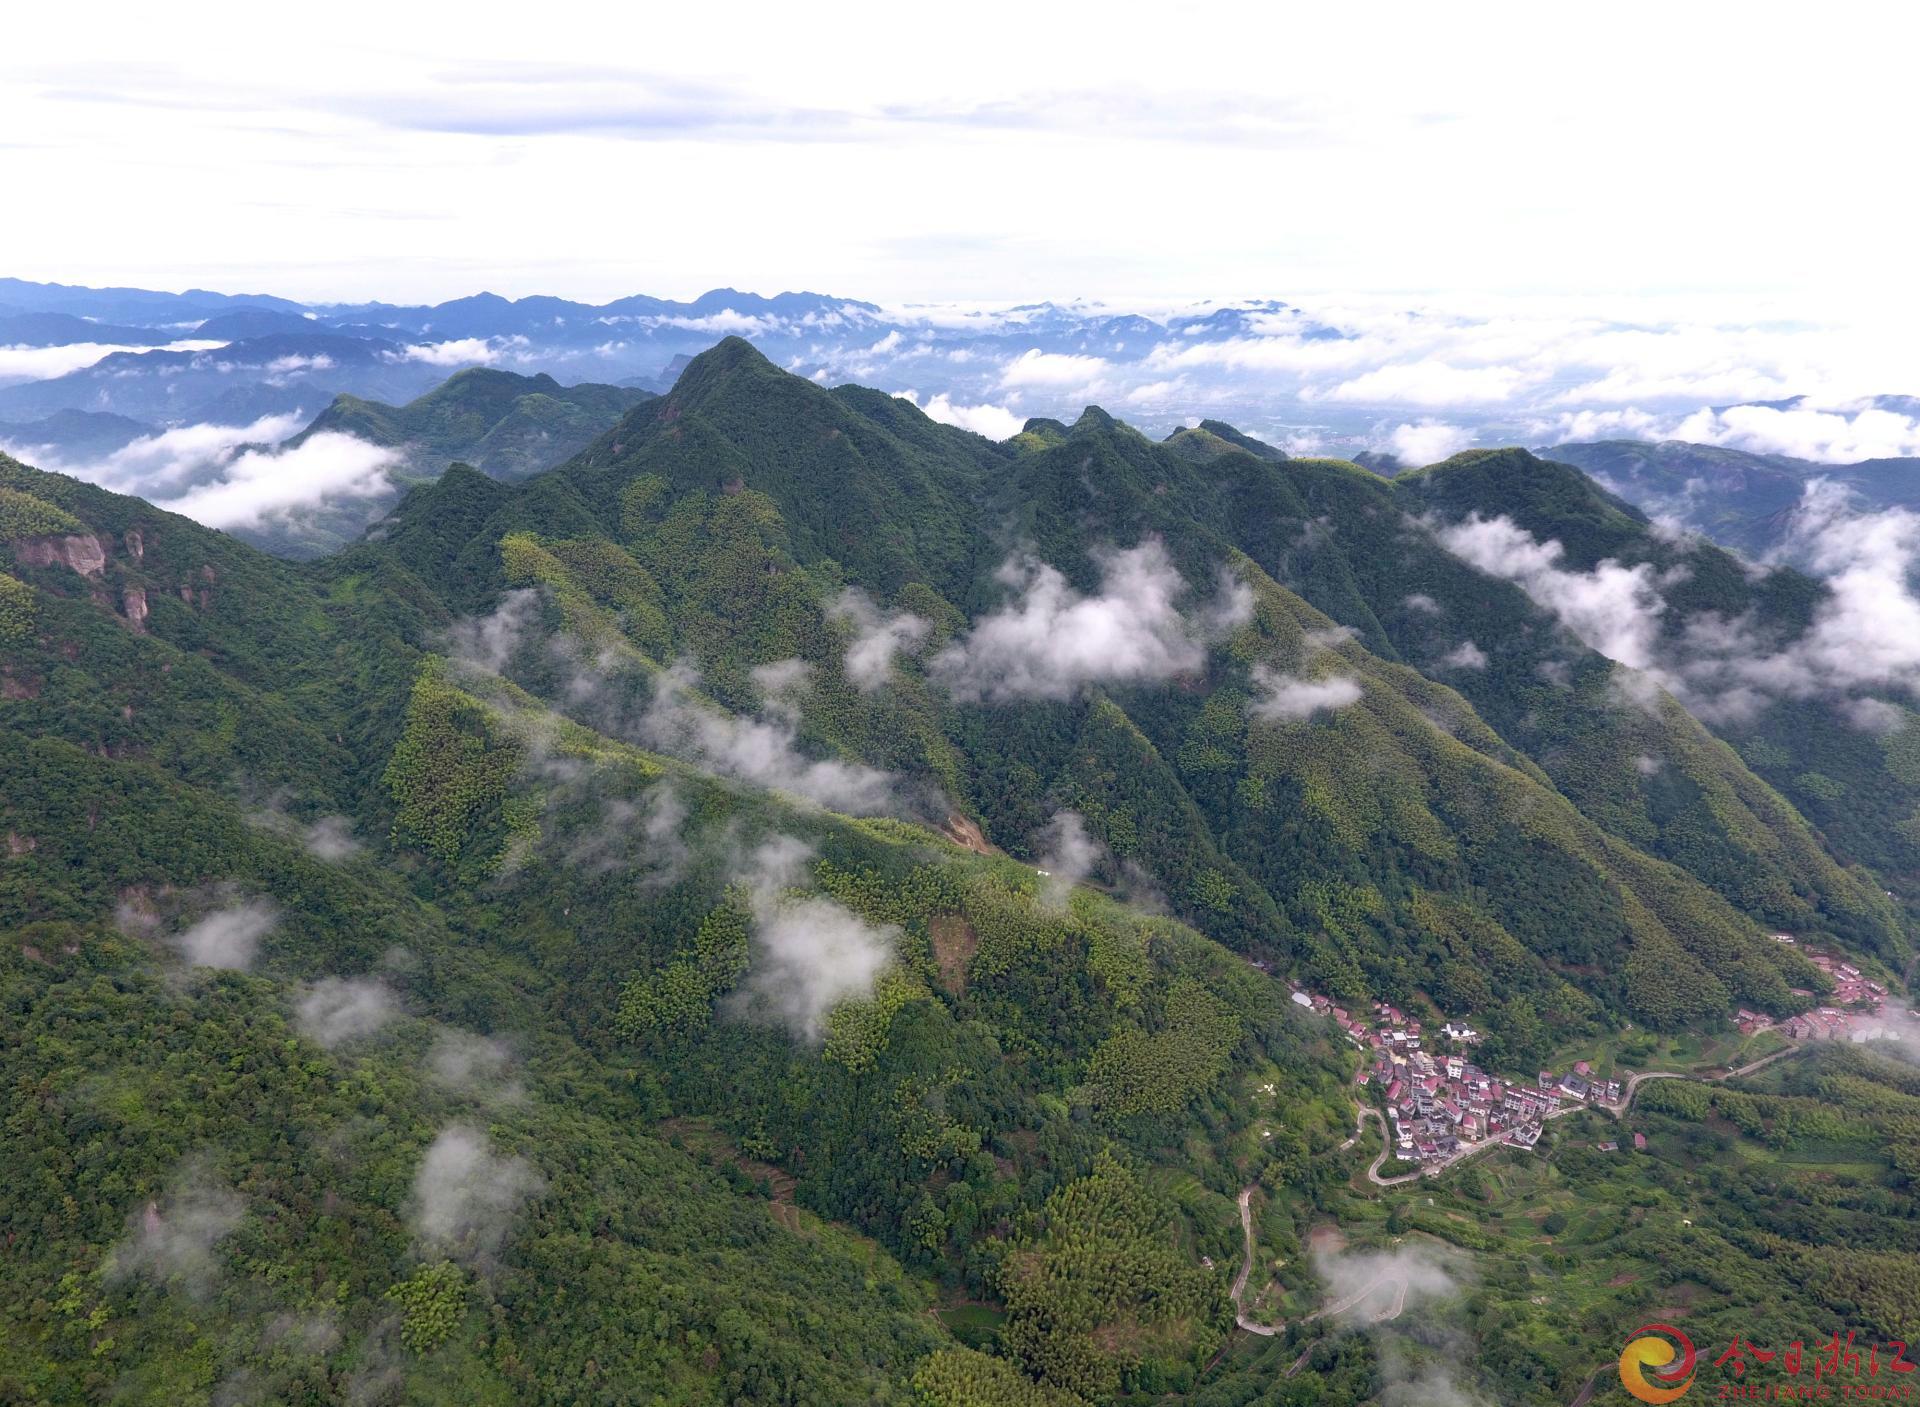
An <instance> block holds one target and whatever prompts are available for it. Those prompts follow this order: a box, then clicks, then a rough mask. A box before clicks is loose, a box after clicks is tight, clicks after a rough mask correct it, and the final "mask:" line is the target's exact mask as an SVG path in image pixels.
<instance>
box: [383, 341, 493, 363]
mask: <svg viewBox="0 0 1920 1407" xmlns="http://www.w3.org/2000/svg"><path fill="white" fill-rule="evenodd" d="M499 359H500V353H499V351H498V350H497V349H496V348H495V347H494V345H493V344H492V343H491V342H489V341H488V340H487V339H486V338H484V337H456V338H453V339H450V340H449V341H446V342H423V343H420V344H418V345H416V346H411V347H402V348H401V349H400V351H399V352H398V353H397V354H396V355H395V358H394V360H396V361H409V362H424V363H426V364H427V365H428V366H490V365H491V364H492V363H494V362H496V361H498V360H499Z"/></svg>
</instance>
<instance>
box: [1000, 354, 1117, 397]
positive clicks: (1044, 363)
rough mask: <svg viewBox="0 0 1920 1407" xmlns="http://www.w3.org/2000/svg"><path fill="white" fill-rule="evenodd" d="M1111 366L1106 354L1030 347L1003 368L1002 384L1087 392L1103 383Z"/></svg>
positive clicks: (1023, 388)
mask: <svg viewBox="0 0 1920 1407" xmlns="http://www.w3.org/2000/svg"><path fill="white" fill-rule="evenodd" d="M1112 369H1113V364H1112V363H1111V362H1109V361H1107V360H1106V358H1104V357H1093V356H1083V355H1080V354H1078V353H1072V352H1043V351H1041V350H1040V349H1039V348H1038V347H1029V348H1028V349H1027V350H1026V351H1024V352H1022V353H1021V354H1020V355H1019V356H1017V357H1015V358H1014V359H1013V360H1012V361H1010V362H1008V363H1007V364H1006V365H1005V366H1003V367H1002V368H1001V369H1000V384H1001V385H1002V386H1004V387H1007V388H1008V389H1014V390H1045V391H1067V390H1075V391H1079V392H1081V393H1082V394H1088V393H1091V392H1093V391H1095V390H1096V389H1098V388H1099V387H1100V386H1101V385H1103V384H1104V378H1105V376H1106V374H1107V373H1108V372H1109V371H1111V370H1112Z"/></svg>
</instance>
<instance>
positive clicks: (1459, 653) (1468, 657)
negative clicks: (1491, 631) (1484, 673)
mask: <svg viewBox="0 0 1920 1407" xmlns="http://www.w3.org/2000/svg"><path fill="white" fill-rule="evenodd" d="M1438 663H1439V665H1440V667H1441V668H1442V669H1485V668H1486V667H1487V652H1486V651H1485V650H1483V649H1481V648H1480V647H1479V646H1478V645H1476V644H1474V643H1473V641H1471V640H1462V641H1461V642H1460V643H1459V644H1458V645H1456V646H1454V647H1453V648H1452V649H1451V650H1448V651H1447V652H1446V653H1445V654H1444V655H1442V656H1440V659H1439V661H1438Z"/></svg>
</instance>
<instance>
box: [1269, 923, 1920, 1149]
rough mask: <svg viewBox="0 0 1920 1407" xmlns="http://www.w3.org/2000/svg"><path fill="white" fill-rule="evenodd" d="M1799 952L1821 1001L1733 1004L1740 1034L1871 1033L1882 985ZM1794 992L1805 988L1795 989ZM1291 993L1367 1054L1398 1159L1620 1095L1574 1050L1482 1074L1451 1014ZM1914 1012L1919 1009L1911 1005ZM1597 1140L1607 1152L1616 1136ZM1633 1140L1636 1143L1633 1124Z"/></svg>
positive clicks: (1535, 1124)
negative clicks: (1361, 1006) (1825, 996)
mask: <svg viewBox="0 0 1920 1407" xmlns="http://www.w3.org/2000/svg"><path fill="white" fill-rule="evenodd" d="M1774 941H1775V942H1777V943H1784V944H1794V943H1795V942H1796V940H1795V939H1794V938H1793V936H1792V935H1791V934H1787V933H1776V934H1775V935H1774ZM1806 956H1807V961H1809V962H1811V963H1812V964H1813V965H1814V966H1815V967H1817V968H1819V969H1820V970H1821V971H1822V972H1824V973H1826V974H1827V976H1828V977H1830V978H1831V979H1832V980H1833V995H1832V998H1831V999H1830V1001H1829V1003H1828V1004H1827V1005H1825V1006H1821V1007H1818V1008H1816V1009H1814V1010H1811V1011H1806V1012H1803V1013H1801V1014H1800V1015H1798V1016H1794V1017H1790V1018H1788V1019H1787V1020H1785V1021H1781V1022H1777V1023H1776V1022H1775V1020H1774V1018H1772V1017H1771V1016H1768V1015H1767V1014H1766V1013H1764V1012H1758V1011H1750V1010H1748V1009H1747V1008H1746V1007H1741V1008H1740V1010H1739V1011H1738V1012H1737V1013H1736V1014H1735V1016H1734V1024H1735V1025H1736V1026H1738V1027H1739V1029H1740V1030H1741V1031H1742V1032H1743V1033H1745V1034H1748V1035H1751V1034H1753V1033H1754V1032H1755V1031H1763V1030H1768V1029H1772V1028H1775V1027H1776V1026H1777V1028H1778V1029H1779V1030H1780V1031H1781V1032H1782V1033H1783V1034H1785V1035H1786V1036H1787V1037H1788V1039H1790V1040H1795V1041H1808V1040H1855V1041H1864V1040H1868V1039H1870V1038H1871V1037H1872V1036H1874V1035H1876V1034H1880V1033H1881V1032H1882V1030H1883V1028H1884V1023H1883V1021H1882V1017H1883V1015H1884V1014H1885V1007H1886V1000H1887V989H1886V988H1885V987H1884V986H1883V985H1882V984H1880V983H1878V982H1874V981H1870V980H1868V978H1867V977H1866V976H1864V975H1863V974H1862V973H1861V971H1860V969H1859V968H1858V967H1855V966H1854V965H1853V964H1852V963H1850V962H1848V961H1846V960H1845V959H1844V958H1842V957H1837V956H1834V955H1832V954H1828V953H1813V952H1809V953H1808V954H1807V955H1806ZM1796 995H1800V996H1809V997H1810V996H1812V995H1813V993H1812V992H1806V991H1797V992H1796ZM1293 1001H1294V1002H1295V1003H1296V1004H1297V1005H1299V1006H1302V1007H1306V1008H1308V1009H1310V1010H1312V1011H1316V1012H1319V1013H1320V1014H1322V1015H1324V1016H1327V1017H1329V1018H1331V1019H1332V1020H1333V1022H1334V1023H1335V1024H1336V1025H1338V1026H1339V1028H1340V1030H1341V1031H1342V1032H1343V1033H1344V1034H1345V1035H1346V1037H1347V1039H1348V1040H1350V1041H1352V1042H1353V1043H1354V1044H1355V1045H1356V1046H1358V1047H1359V1048H1360V1049H1361V1050H1362V1051H1364V1052H1366V1053H1367V1055H1368V1057H1369V1059H1368V1064H1367V1066H1366V1068H1364V1069H1362V1070H1361V1072H1360V1073H1359V1075H1357V1076H1356V1077H1355V1083H1356V1084H1359V1085H1362V1086H1371V1087H1373V1088H1377V1089H1379V1090H1380V1091H1381V1092H1382V1094H1383V1095H1384V1096H1385V1103H1386V1108H1387V1117H1388V1119H1389V1120H1390V1122H1391V1125H1392V1136H1393V1143H1394V1150H1395V1152H1396V1154H1397V1155H1398V1156H1399V1157H1400V1158H1401V1159H1402V1160H1403V1161H1405V1162H1417V1163H1426V1164H1436V1163H1444V1162H1448V1161H1450V1160H1451V1159H1453V1158H1455V1157H1457V1156H1459V1155H1461V1154H1463V1153H1466V1152H1470V1151H1472V1150H1473V1149H1474V1148H1475V1147H1477V1146H1478V1145H1480V1144H1482V1143H1484V1142H1485V1141H1486V1140H1488V1139H1504V1140H1505V1141H1507V1142H1509V1143H1514V1144H1518V1145H1519V1146H1521V1147H1523V1148H1531V1147H1533V1146H1534V1144H1536V1143H1537V1142H1539V1140H1540V1133H1541V1128H1542V1126H1543V1124H1544V1123H1545V1121H1546V1120H1548V1119H1550V1118H1552V1117H1554V1116H1555V1115H1556V1114H1560V1113H1564V1112H1567V1111H1569V1110H1571V1109H1574V1108H1578V1107H1579V1106H1581V1105H1584V1104H1594V1105H1605V1106H1608V1107H1611V1108H1614V1109H1618V1108H1619V1107H1620V1106H1621V1104H1622V1102H1623V1100H1624V1098H1625V1094H1626V1091H1625V1089H1624V1088H1623V1087H1622V1085H1621V1082H1620V1081H1619V1080H1609V1079H1599V1078H1596V1077H1595V1076H1594V1075H1593V1073H1592V1071H1591V1069H1590V1068H1589V1067H1588V1064H1587V1062H1586V1061H1584V1060H1583V1061H1580V1062H1579V1063H1578V1064H1576V1065H1575V1066H1574V1067H1573V1069H1572V1070H1570V1071H1569V1072H1567V1073H1566V1074H1564V1075H1557V1074H1555V1073H1553V1072H1552V1071H1550V1070H1542V1071H1540V1072H1539V1073H1538V1075H1537V1076H1536V1077H1535V1078H1534V1079H1533V1080H1532V1081H1530V1082H1529V1081H1527V1080H1525V1079H1517V1080H1516V1079H1504V1078H1501V1077H1499V1076H1496V1075H1491V1074H1489V1073H1487V1072H1486V1071H1485V1070H1482V1069H1481V1068H1480V1067H1479V1066H1478V1065H1476V1064H1474V1063H1473V1061H1472V1059H1471V1056H1472V1052H1473V1048H1474V1047H1475V1046H1477V1045H1478V1044H1480V1040H1481V1037H1480V1033H1479V1032H1478V1031H1476V1030H1474V1029H1473V1028H1472V1027H1471V1026H1467V1025H1464V1024H1461V1023H1457V1022H1452V1021H1449V1022H1447V1023H1446V1024H1445V1025H1443V1026H1441V1027H1440V1028H1439V1030H1438V1031H1424V1030H1423V1029H1422V1028H1421V1024H1420V1022H1418V1021H1415V1020H1411V1019H1409V1018H1408V1016H1407V1015H1406V1013H1405V1012H1403V1011H1401V1010H1400V1009H1399V1008H1398V1007H1396V1006H1393V1005H1391V1004H1390V1003H1388V1002H1375V1003H1373V1006H1372V1010H1371V1011H1360V1012H1358V1013H1356V1012H1353V1011H1349V1010H1348V1009H1347V1008H1346V1007H1343V1006H1337V1005H1335V1004H1334V1002H1333V1001H1332V1000H1331V999H1330V998H1328V997H1325V996H1322V995H1319V994H1318V993H1315V992H1308V991H1304V990H1301V989H1298V988H1296V989H1295V990H1294V992H1293ZM1894 1015H1895V1016H1896V1017H1897V1016H1898V1015H1899V1013H1898V1012H1897V1011H1896V1012H1895V1013H1894ZM1914 1015H1915V1016H1920V1011H1916V1012H1915V1013H1914ZM1600 1146H1601V1147H1602V1148H1603V1149H1604V1150H1605V1151H1608V1152H1612V1151H1615V1150H1617V1148H1618V1146H1619V1145H1618V1144H1617V1143H1613V1144H1602V1145H1600ZM1634 1146H1635V1147H1636V1148H1639V1147H1644V1146H1645V1142H1644V1140H1643V1139H1642V1138H1641V1137H1640V1136H1639V1135H1637V1134H1636V1135H1635V1137H1634Z"/></svg>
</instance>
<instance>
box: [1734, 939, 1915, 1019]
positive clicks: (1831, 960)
mask: <svg viewBox="0 0 1920 1407" xmlns="http://www.w3.org/2000/svg"><path fill="white" fill-rule="evenodd" d="M1773 941H1774V942H1776V943H1784V944H1787V945H1789V946H1798V941H1797V940H1796V939H1795V938H1794V936H1793V935H1792V934H1790V933H1776V934H1774V935H1773ZM1806 959H1807V961H1808V962H1810V963H1812V964H1813V965H1814V966H1815V967H1817V968H1819V969H1820V970H1821V971H1822V972H1824V973H1826V974H1827V976H1828V977H1829V978H1831V979H1832V981H1833V994H1832V995H1831V996H1830V997H1829V998H1828V1000H1827V1003H1826V1005H1824V1006H1820V1007H1815V1008H1814V1009H1813V1010H1811V1011H1803V1012H1801V1013H1800V1014H1799V1015H1798V1016H1790V1017H1788V1018H1787V1019H1786V1020H1785V1021H1782V1022H1780V1023H1778V1025H1777V1027H1776V1023H1775V1022H1774V1019H1773V1018H1772V1017H1771V1016H1768V1015H1767V1014H1766V1013H1765V1012H1763V1011H1750V1010H1748V1009H1747V1008H1746V1007H1744V1006H1743V1007H1741V1008H1740V1010H1738V1011H1737V1012H1735V1013H1734V1017H1733V1024H1734V1025H1735V1026H1736V1027H1738V1028H1739V1031H1740V1033H1741V1034H1742V1035H1747V1036H1751V1035H1753V1034H1754V1033H1756V1032H1758V1031H1766V1030H1772V1029H1778V1030H1779V1031H1780V1033H1781V1034H1782V1035H1784V1036H1785V1037H1787V1039H1788V1040H1793V1041H1821V1040H1826V1041H1832V1040H1866V1039H1869V1038H1870V1037H1871V1036H1873V1035H1874V1034H1875V1033H1876V1032H1877V1031H1878V1030H1879V1027H1880V1023H1881V1019H1882V1016H1883V1012H1884V1009H1885V1007H1886V1002H1887V989H1886V988H1885V987H1884V986H1882V985H1881V984H1880V983H1878V982H1872V981H1869V980H1868V979H1867V978H1866V977H1865V976H1864V975H1863V974H1862V973H1861V971H1860V969H1859V968H1857V967H1855V966H1854V965H1853V964H1852V963H1850V962H1847V961H1846V960H1845V959H1843V958H1839V957H1836V956H1834V955H1833V954H1831V953H1815V952H1809V953H1807V954H1806ZM1793 994H1794V995H1795V996H1796V997H1810V996H1812V995H1813V993H1812V992H1810V991H1808V990H1807V989H1806V988H1804V987H1795V988H1794V989H1793Z"/></svg>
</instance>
